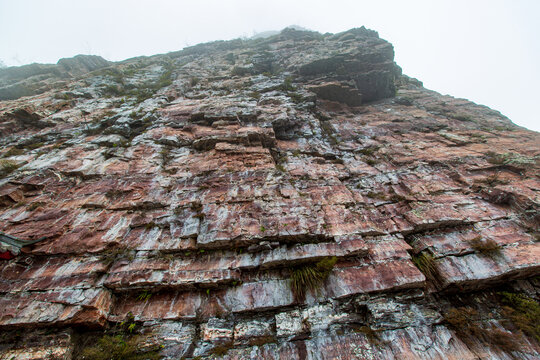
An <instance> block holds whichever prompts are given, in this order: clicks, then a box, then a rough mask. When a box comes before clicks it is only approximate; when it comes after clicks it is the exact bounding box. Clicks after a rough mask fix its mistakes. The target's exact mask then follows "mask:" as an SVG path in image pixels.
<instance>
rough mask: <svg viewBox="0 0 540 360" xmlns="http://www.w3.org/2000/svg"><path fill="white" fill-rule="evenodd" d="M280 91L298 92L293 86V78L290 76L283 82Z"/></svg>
mask: <svg viewBox="0 0 540 360" xmlns="http://www.w3.org/2000/svg"><path fill="white" fill-rule="evenodd" d="M279 90H282V91H286V92H288V91H295V90H296V87H294V86H293V84H292V78H291V77H290V76H289V77H287V78H285V80H284V81H283V84H281V85H280V86H279Z"/></svg>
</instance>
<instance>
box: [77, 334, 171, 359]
mask: <svg viewBox="0 0 540 360" xmlns="http://www.w3.org/2000/svg"><path fill="white" fill-rule="evenodd" d="M141 340H142V339H141V338H140V337H138V336H133V337H127V336H125V335H114V336H111V335H103V337H101V338H100V339H99V340H98V341H97V344H96V345H94V346H91V347H87V348H86V349H84V350H83V352H82V354H81V356H80V358H81V359H85V360H154V359H161V355H160V354H159V350H160V349H159V347H157V346H153V347H151V348H145V349H142V346H141V345H142V344H141V343H142V341H141Z"/></svg>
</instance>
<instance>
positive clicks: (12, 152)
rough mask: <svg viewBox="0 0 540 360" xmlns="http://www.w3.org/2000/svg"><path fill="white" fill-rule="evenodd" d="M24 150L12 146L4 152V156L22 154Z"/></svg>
mask: <svg viewBox="0 0 540 360" xmlns="http://www.w3.org/2000/svg"><path fill="white" fill-rule="evenodd" d="M24 153H25V151H24V150H23V149H19V148H16V147H12V148H11V149H9V150H8V151H7V152H6V153H5V154H4V157H10V156H18V155H22V154H24Z"/></svg>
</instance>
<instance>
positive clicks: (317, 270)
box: [290, 256, 337, 301]
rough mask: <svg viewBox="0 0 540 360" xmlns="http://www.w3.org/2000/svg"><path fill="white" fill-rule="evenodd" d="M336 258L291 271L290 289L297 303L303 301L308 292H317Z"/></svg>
mask: <svg viewBox="0 0 540 360" xmlns="http://www.w3.org/2000/svg"><path fill="white" fill-rule="evenodd" d="M336 262H337V258H336V257H335V256H334V257H327V258H324V259H322V260H320V261H319V262H317V263H315V264H309V265H304V266H300V267H297V268H294V269H292V270H291V280H290V281H291V289H292V291H293V294H294V295H295V297H296V298H297V299H298V300H299V301H303V299H304V298H305V296H306V293H307V292H308V291H316V290H318V289H319V288H320V287H321V286H322V285H323V284H324V282H325V281H326V279H327V278H328V276H329V275H330V272H331V271H332V269H333V267H334V265H335V264H336Z"/></svg>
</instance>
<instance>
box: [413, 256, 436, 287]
mask: <svg viewBox="0 0 540 360" xmlns="http://www.w3.org/2000/svg"><path fill="white" fill-rule="evenodd" d="M412 260H413V263H414V265H416V267H417V268H418V270H420V271H421V272H422V273H423V274H424V275H425V276H426V279H428V280H431V281H433V282H436V281H437V278H438V270H437V265H435V259H433V256H431V254H428V253H426V252H422V253H420V254H417V255H414V256H413V258H412Z"/></svg>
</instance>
